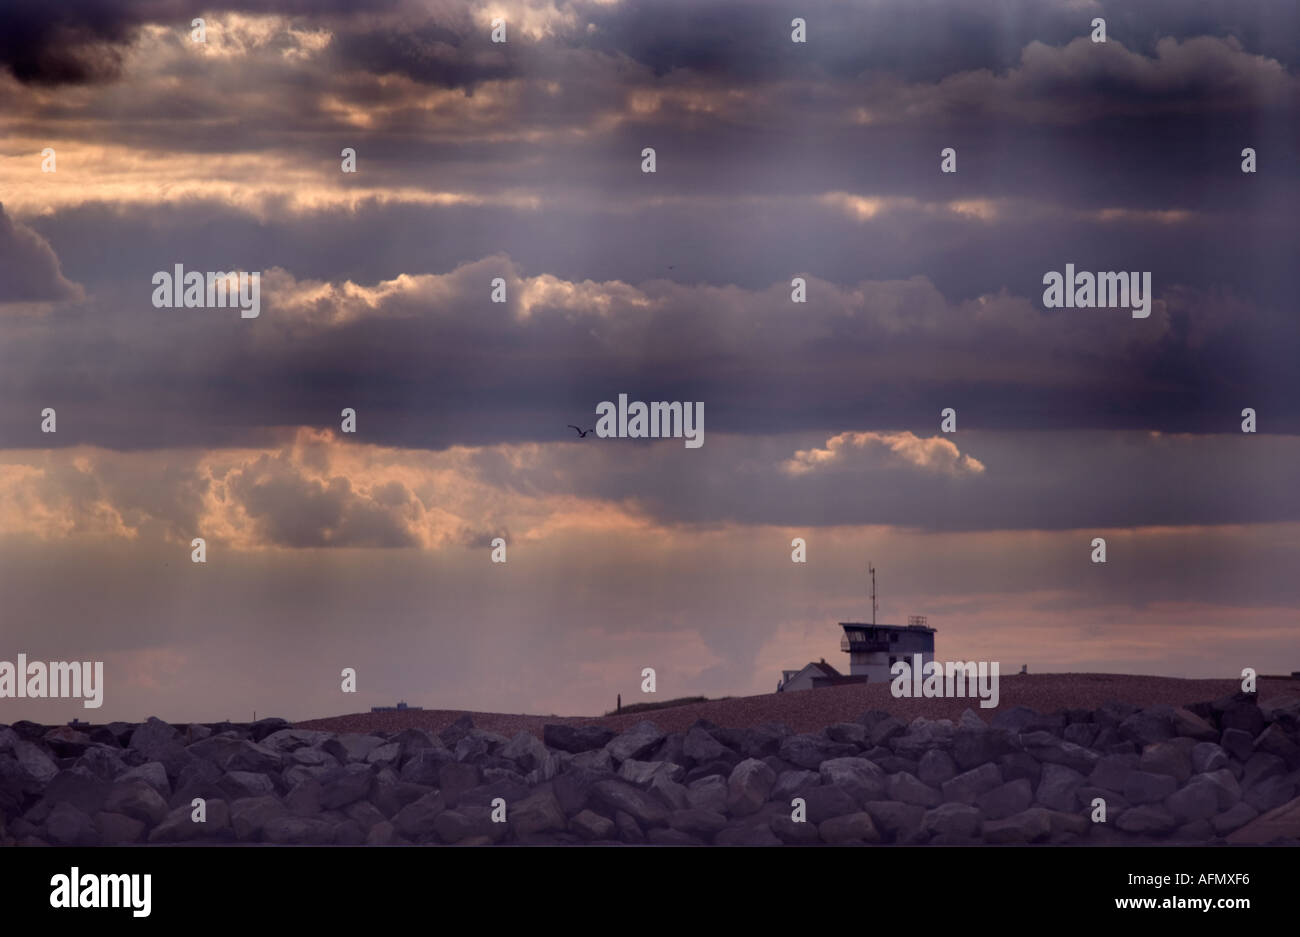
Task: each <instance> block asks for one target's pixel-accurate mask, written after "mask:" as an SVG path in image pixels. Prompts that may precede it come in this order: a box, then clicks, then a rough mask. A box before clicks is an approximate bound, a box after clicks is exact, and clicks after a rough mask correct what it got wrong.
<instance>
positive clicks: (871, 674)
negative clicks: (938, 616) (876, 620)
mask: <svg viewBox="0 0 1300 937" xmlns="http://www.w3.org/2000/svg"><path fill="white" fill-rule="evenodd" d="M840 627H841V628H843V629H844V636H843V637H842V638H841V639H840V650H841V651H844V652H845V653H846V654H848V655H849V675H850V676H853V677H865V678H866V679H867V680H868V681H869V682H871V683H877V682H881V683H888V682H889V681H890V680H891V679H892V675H891V674H890V672H889V668H890V667H891V666H893V664H894V662H895V661H898V660H903V661H906V662H907V663H908V665H909V666H910V665H911V663H912V655H914V654H920V655H921V664H922V666H924V665H925V664H927V663H929V662H930V661H933V660H934V629H933V628H930V627H928V626H927V625H926V619H925V616H924V615H913V616H911V617H910V618H908V620H907V625H874V624H870V623H868V624H862V623H861V622H856V621H842V622H840Z"/></svg>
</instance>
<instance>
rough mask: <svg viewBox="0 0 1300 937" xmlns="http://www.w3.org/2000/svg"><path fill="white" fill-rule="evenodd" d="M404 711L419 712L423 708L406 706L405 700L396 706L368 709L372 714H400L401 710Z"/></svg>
mask: <svg viewBox="0 0 1300 937" xmlns="http://www.w3.org/2000/svg"><path fill="white" fill-rule="evenodd" d="M405 709H412V710H419V709H424V707H423V706H407V705H406V701H405V700H399V701H398V703H397V705H396V706H371V707H370V711H371V712H372V713H392V712H401V711H402V710H405Z"/></svg>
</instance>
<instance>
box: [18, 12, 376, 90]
mask: <svg viewBox="0 0 1300 937" xmlns="http://www.w3.org/2000/svg"><path fill="white" fill-rule="evenodd" d="M393 5H394V3H393V2H389V0H368V2H367V4H366V6H367V8H369V9H387V8H390V7H392V6H393ZM353 6H354V5H353V4H352V3H350V2H349V0H216V2H210V0H131V2H126V3H124V2H121V0H58V2H49V0H7V2H6V3H5V4H4V6H3V8H0V66H3V67H5V68H7V69H8V70H9V71H10V72H11V73H12V74H13V76H14V77H15V78H17V79H18V80H19V81H21V82H23V83H24V84H37V85H64V84H85V83H89V82H101V81H109V80H113V79H116V78H117V77H119V74H120V69H121V65H122V57H123V54H124V52H125V47H126V46H128V45H130V43H131V42H133V41H134V40H135V38H136V35H137V33H138V30H139V29H140V27H141V26H143V25H145V24H146V23H160V24H164V25H172V26H175V27H176V28H177V29H178V30H181V31H184V32H188V30H189V28H190V23H191V21H192V20H193V19H194V18H195V17H204V18H205V19H206V18H208V17H210V16H212V15H213V14H214V13H220V12H224V11H235V12H244V13H284V14H297V15H302V14H312V15H330V14H335V13H338V12H342V11H346V10H348V9H349V8H351V7H353Z"/></svg>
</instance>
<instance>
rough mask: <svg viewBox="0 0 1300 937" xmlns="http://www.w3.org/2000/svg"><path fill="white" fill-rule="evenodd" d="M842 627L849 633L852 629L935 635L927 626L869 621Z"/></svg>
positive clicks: (854, 622)
mask: <svg viewBox="0 0 1300 937" xmlns="http://www.w3.org/2000/svg"><path fill="white" fill-rule="evenodd" d="M840 627H841V628H843V629H844V630H845V631H847V630H848V629H850V628H874V629H876V630H877V631H912V632H916V631H920V632H925V633H928V634H934V633H935V629H933V628H930V627H928V626H926V625H873V624H872V623H871V622H869V621H842V622H840Z"/></svg>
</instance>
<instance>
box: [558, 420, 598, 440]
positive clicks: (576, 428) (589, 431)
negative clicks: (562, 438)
mask: <svg viewBox="0 0 1300 937" xmlns="http://www.w3.org/2000/svg"><path fill="white" fill-rule="evenodd" d="M565 425H567V426H568V427H569V429H571V430H573V431H574V432H575V433H577V434H578V438H579V439H586V438H587V433H594V432H596V430H595V429H594V428H593V429H589V430H587V432H585V433H584V432H583V431H582V430H581V429H579V428H578V427H576V426H574V425H573V424H572V423H568V424H565Z"/></svg>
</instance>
